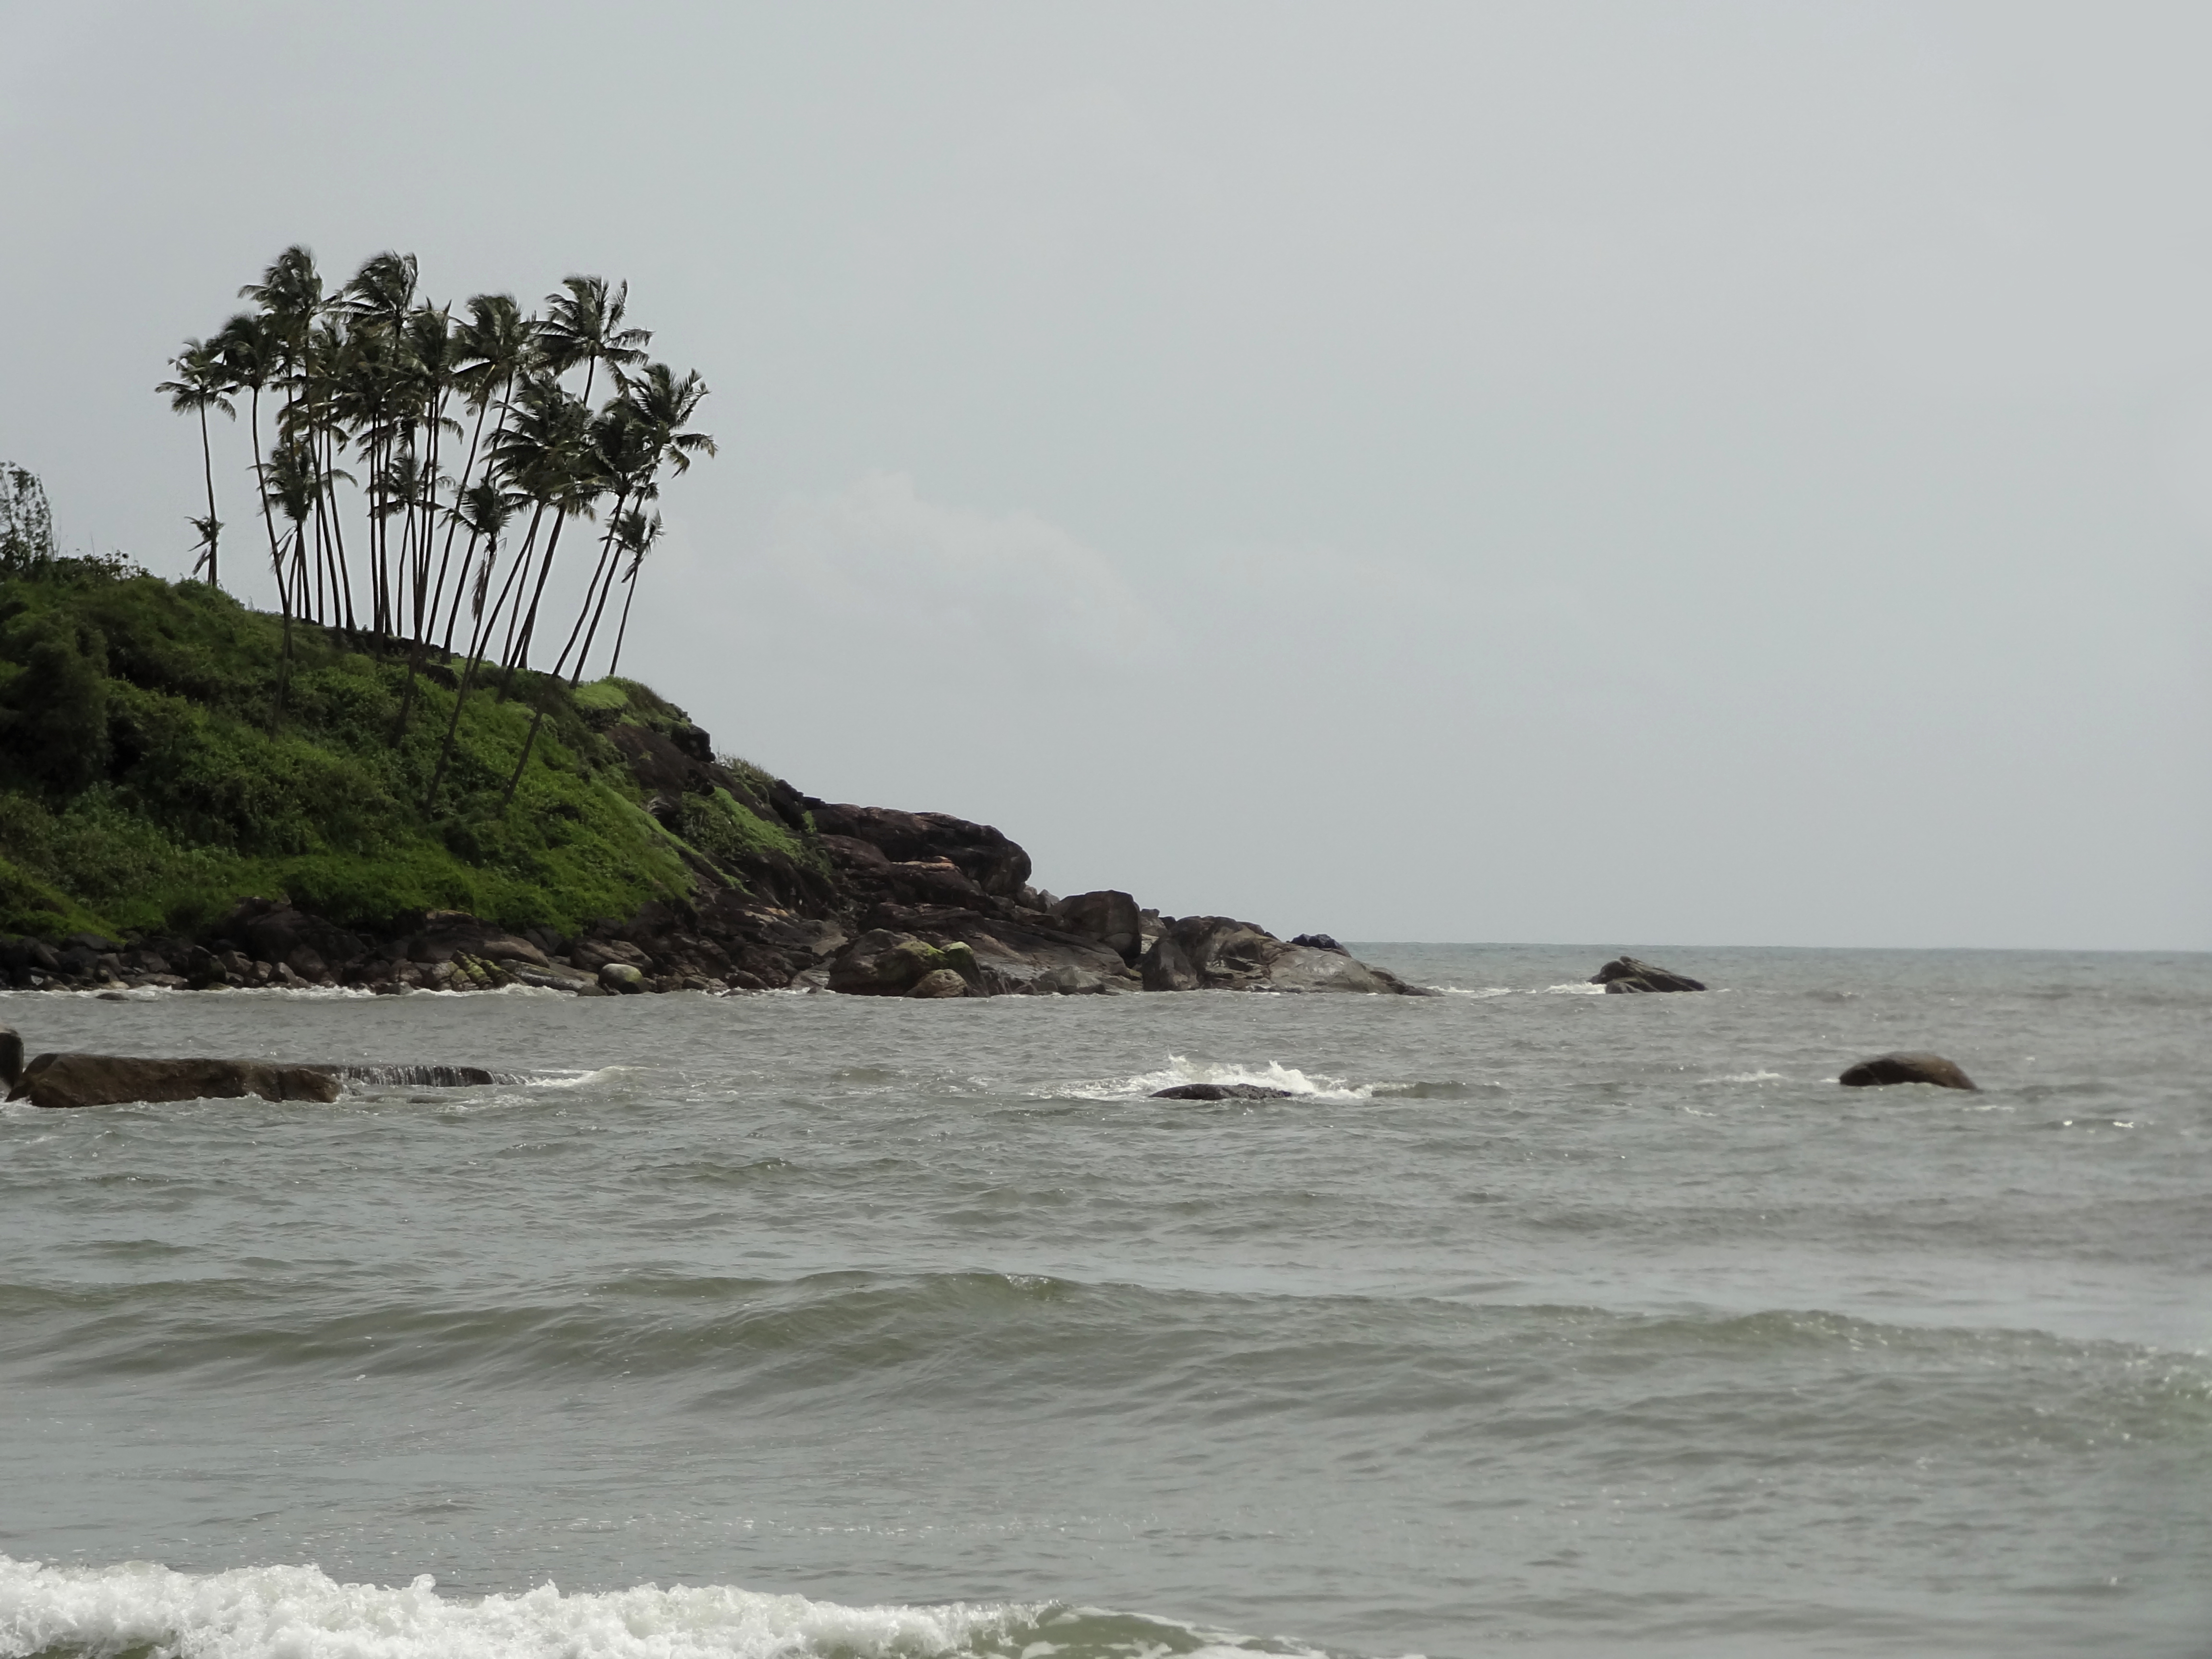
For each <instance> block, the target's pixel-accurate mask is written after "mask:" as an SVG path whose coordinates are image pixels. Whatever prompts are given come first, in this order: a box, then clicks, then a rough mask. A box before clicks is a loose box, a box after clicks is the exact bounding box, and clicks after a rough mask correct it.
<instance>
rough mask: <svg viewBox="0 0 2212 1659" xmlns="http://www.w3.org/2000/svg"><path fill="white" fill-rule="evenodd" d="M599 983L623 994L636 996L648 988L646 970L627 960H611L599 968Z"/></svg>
mask: <svg viewBox="0 0 2212 1659" xmlns="http://www.w3.org/2000/svg"><path fill="white" fill-rule="evenodd" d="M599 983H600V985H601V986H602V987H605V989H607V990H610V991H614V992H617V993H619V994H622V995H623V996H635V995H637V994H640V993H641V992H642V991H644V990H646V989H647V985H646V981H645V973H644V970H643V969H639V968H635V967H632V966H631V965H630V964H629V963H627V962H610V963H607V964H606V965H605V967H603V968H601V969H599Z"/></svg>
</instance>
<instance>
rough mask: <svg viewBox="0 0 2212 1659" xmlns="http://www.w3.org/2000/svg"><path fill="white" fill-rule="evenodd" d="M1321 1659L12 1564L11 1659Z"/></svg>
mask: <svg viewBox="0 0 2212 1659" xmlns="http://www.w3.org/2000/svg"><path fill="white" fill-rule="evenodd" d="M1253 1653H1267V1654H1282V1655H1311V1656H1313V1659H1322V1656H1321V1655H1320V1653H1319V1651H1318V1650H1313V1649H1307V1648H1301V1647H1297V1646H1292V1645H1290V1644H1283V1643H1279V1642H1272V1641H1262V1640H1259V1639H1256V1638H1249V1637H1242V1636H1236V1635H1231V1634H1228V1633H1226V1632H1212V1631H1203V1630H1200V1629H1197V1628H1195V1627H1194V1626H1188V1625H1182V1624H1178V1623H1176V1622H1175V1621H1173V1620H1164V1619H1152V1618H1147V1617H1145V1616H1144V1615H1142V1614H1135V1613H1109V1612H1104V1611H1102V1610H1100V1609H1097V1608H1091V1607H1070V1606H1066V1605H1062V1604H1056V1603H1045V1604H1042V1605H1023V1604H1019V1603H1012V1602H1005V1603H996V1604H990V1603H986V1604H981V1605H970V1604H969V1603H966V1602H957V1601H956V1602H951V1603H947V1604H944V1605H939V1606H933V1607H932V1606H918V1607H917V1606H884V1607H847V1606H844V1605H842V1604H841V1603H838V1602H836V1601H815V1600H812V1599H811V1598H809V1597H807V1596H804V1595H767V1594H763V1593H762V1592H759V1591H756V1590H747V1589H738V1588H737V1587H736V1586H734V1585H728V1584H707V1585H699V1586H696V1587H695V1586H687V1585H683V1584H675V1585H671V1586H670V1587H669V1588H667V1589H661V1588H660V1587H659V1585H656V1584H641V1585H637V1586H635V1587H633V1588H631V1589H619V1590H607V1591H600V1592H580V1593H578V1594H574V1595H562V1593H561V1591H560V1589H559V1588H558V1587H557V1586H556V1585H553V1584H550V1583H546V1584H541V1585H539V1586H538V1588H536V1589H532V1590H527V1591H525V1592H523V1593H521V1594H520V1595H487V1596H483V1597H482V1598H480V1599H473V1600H465V1599H462V1598H459V1597H448V1596H442V1595H439V1594H438V1593H437V1586H436V1581H435V1580H434V1579H433V1578H432V1577H430V1576H429V1575H428V1574H427V1573H426V1574H423V1575H422V1576H421V1577H417V1578H416V1579H415V1580H414V1582H413V1583H410V1584H408V1585H407V1586H406V1587H405V1588H404V1589H392V1588H387V1587H386V1586H384V1585H380V1584H348V1583H338V1582H337V1580H335V1579H332V1578H331V1577H328V1576H327V1575H326V1574H325V1573H323V1572H322V1571H319V1569H317V1568H314V1567H311V1566H304V1567H303V1566H269V1567H241V1568H237V1569H234V1570H233V1571H228V1572H215V1573H205V1574H195V1573H183V1572H177V1571H172V1570H171V1569H169V1568H167V1567H165V1566H160V1565H154V1564H151V1563H148V1562H131V1563H128V1564H126V1565H120V1566H109V1567H58V1566H49V1565H45V1564H43V1563H40V1562H37V1561H17V1560H14V1559H10V1558H9V1557H7V1556H4V1555H0V1659H122V1656H126V1655H127V1656H131V1659H186V1656H190V1659H542V1656H544V1655H547V1654H561V1655H566V1656H574V1659H585V1656H590V1659H800V1656H808V1655H820V1656H823V1659H970V1656H972V1659H1042V1656H1043V1655H1047V1654H1049V1655H1052V1656H1054V1659H1107V1656H1113V1659H1131V1656H1146V1659H1151V1656H1154V1655H1158V1656H1170V1655H1176V1656H1190V1659H1227V1656H1231V1655H1237V1654H1253Z"/></svg>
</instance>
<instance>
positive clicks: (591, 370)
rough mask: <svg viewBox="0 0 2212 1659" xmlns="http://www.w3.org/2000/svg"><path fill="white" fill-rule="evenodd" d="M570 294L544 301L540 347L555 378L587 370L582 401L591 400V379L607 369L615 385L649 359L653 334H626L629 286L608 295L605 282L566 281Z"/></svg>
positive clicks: (580, 278)
mask: <svg viewBox="0 0 2212 1659" xmlns="http://www.w3.org/2000/svg"><path fill="white" fill-rule="evenodd" d="M561 286H562V288H563V289H567V290H568V291H567V292H566V293H563V294H549V295H546V296H545V320H544V322H543V323H541V324H539V325H538V341H539V346H540V349H541V350H542V351H543V352H544V358H545V365H546V367H547V368H550V369H551V370H552V371H553V373H554V374H567V373H568V371H569V370H570V369H572V368H574V367H575V366H576V365H577V364H578V363H582V364H583V365H584V366H585V367H584V401H585V402H586V403H589V402H590V401H591V398H592V376H593V375H594V374H597V373H598V372H599V365H600V364H601V363H605V364H606V365H607V367H608V368H610V369H611V370H612V371H613V372H614V375H615V378H616V380H617V381H619V380H621V379H622V374H623V368H624V367H625V366H627V365H628V364H630V363H634V362H638V361H639V360H640V359H641V358H642V357H643V356H645V347H646V346H647V345H648V344H650V343H652V340H653V331H652V330H651V329H646V328H624V327H623V313H624V312H626V311H627V310H629V283H623V284H622V286H621V287H619V288H617V289H612V290H610V289H608V287H607V279H606V278H605V277H604V276H563V277H562V279H561Z"/></svg>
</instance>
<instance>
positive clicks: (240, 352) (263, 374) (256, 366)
mask: <svg viewBox="0 0 2212 1659" xmlns="http://www.w3.org/2000/svg"><path fill="white" fill-rule="evenodd" d="M215 347H216V357H217V359H218V360H219V361H220V362H222V371H223V374H225V375H226V376H227V377H228V380H229V381H230V383H231V384H232V385H233V386H244V387H245V388H246V390H247V391H248V392H251V393H252V419H251V422H250V425H251V426H252V433H253V481H254V485H255V488H257V489H259V491H260V492H261V522H262V524H263V526H264V527H265V528H266V529H267V530H268V532H269V558H270V562H271V563H277V562H280V561H281V558H282V555H280V554H279V553H278V552H277V550H276V515H275V514H274V513H271V512H270V510H269V475H268V472H267V470H266V469H265V468H264V466H263V465H262V460H261V388H262V387H264V386H267V385H268V384H269V381H270V378H271V377H272V376H273V375H274V374H275V373H276V343H275V342H274V341H272V340H271V339H270V336H269V331H268V329H267V328H266V327H264V325H263V324H262V321H261V319H259V318H258V317H256V316H254V315H253V313H251V312H245V311H242V312H240V313H239V314H238V315H237V316H235V317H234V318H232V319H230V320H229V321H228V322H227V323H225V324H224V325H222V333H220V334H218V335H216V338H215Z"/></svg>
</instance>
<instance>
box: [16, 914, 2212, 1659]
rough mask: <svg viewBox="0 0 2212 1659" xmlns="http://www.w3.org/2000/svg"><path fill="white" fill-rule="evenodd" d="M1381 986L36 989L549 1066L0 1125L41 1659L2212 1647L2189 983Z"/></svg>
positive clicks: (2020, 975) (138, 1037)
mask: <svg viewBox="0 0 2212 1659" xmlns="http://www.w3.org/2000/svg"><path fill="white" fill-rule="evenodd" d="M1360 950H1361V954H1363V955H1365V956H1367V957H1369V958H1370V960H1374V961H1376V962H1379V963H1383V964H1385V965H1387V966H1389V967H1391V968H1394V969H1397V970H1398V971H1400V972H1401V973H1403V974H1406V975H1407V976H1408V977H1411V978H1413V979H1415V980H1417V981H1420V982H1423V983H1426V984H1431V985H1435V986H1439V987H1449V993H1448V994H1445V995H1442V996H1438V997H1435V998H1430V999H1423V1000H1412V999H1393V998H1351V997H1310V998H1267V997H1251V996H1239V995H1231V994H1192V995H1184V996H1133V997H1122V998H1103V997H1102V998H1064V999H1051V998H1040V999H1022V998H1008V999H1002V1000H991V1001H974V1002H957V1001H956V1002H950V1003H944V1002H930V1003H919V1004H908V1003H899V1002H880V1001H873V1000H855V999H844V998H837V997H831V996H799V995H771V996H760V997H746V998H734V999H726V1000H710V999H707V998H702V997H696V996H690V995H675V996H665V997H645V998H635V999H609V1000H595V1001H593V1000H581V1001H580V1000H568V999H566V998H562V997H559V996H556V995H553V994H538V993H507V994H497V995H480V996H473V997H453V996H434V995H416V996H409V997H405V998H380V999H371V998H354V997H343V996H337V995H317V996H305V997H299V996H294V997H287V996H282V995H256V994H230V995H194V994H144V995H138V996H134V997H133V999H131V1000H125V1001H121V1002H104V1001H100V1000H94V999H91V998H85V997H51V996H40V995H34V994H23V995H15V996H9V997H6V998H4V999H0V1021H5V1022H9V1023H13V1024H16V1025H18V1026H19V1027H21V1028H22V1030H23V1031H24V1035H25V1037H26V1039H27V1042H29V1044H30V1046H31V1047H32V1048H33V1049H38V1048H62V1047H76V1048H100V1049H106V1050H112V1051H116V1052H142V1053H177V1054H192V1053H200V1054H255V1055H264V1056H270V1057H281V1058H286V1059H296V1060H347V1061H357V1062H375V1061H410V1060H414V1061H443V1062H455V1063H465V1064H474V1065H481V1066H490V1067H493V1068H495V1069H498V1070H501V1071H504V1072H507V1073H513V1074H514V1075H515V1076H516V1077H517V1078H518V1079H523V1080H520V1081H518V1082H516V1083H514V1084H512V1085H501V1086H496V1087H493V1088H490V1089H481V1090H454V1091H440V1090H431V1089H409V1088H395V1087H384V1086H362V1087H358V1088H356V1089H355V1090H354V1091H353V1092H351V1093H350V1094H349V1096H348V1097H347V1098H345V1099H344V1100H343V1101H342V1102H340V1103H338V1104H337V1105H334V1106H308V1105H271V1104H267V1103H261V1102H258V1101H248V1102H229V1103H196V1104H184V1105H168V1106H147V1107H111V1108H103V1109H94V1110H88V1111H82V1112H69V1113H63V1112H43V1113H42V1112H38V1111H34V1110H32V1109H28V1108H25V1107H21V1106H17V1107H9V1108H7V1109H5V1110H4V1111H0V1655H5V1656H27V1655H34V1654H35V1655H50V1656H88V1655H125V1654H129V1655H134V1656H155V1655H168V1654H178V1655H192V1656H211V1659H339V1656H344V1659H356V1656H359V1659H372V1656H374V1659H402V1656H431V1655H437V1656H459V1659H488V1656H509V1655H513V1656H522V1655H532V1656H535V1655H561V1656H602V1655H604V1656H655V1659H688V1656H693V1655H700V1656H705V1655H716V1656H722V1655H734V1656H748V1659H768V1656H778V1659H782V1656H790V1659H809V1656H822V1659H848V1656H850V1659H871V1656H878V1655H899V1656H916V1659H921V1656H933V1655H947V1656H959V1655H970V1654H974V1655H992V1656H1005V1659H1092V1656H1109V1655H1111V1656H1127V1659H1154V1656H1167V1655H1176V1654H1184V1653H1204V1654H1209V1655H1218V1654H1222V1653H1229V1652H1243V1651H1261V1652H1270V1653H1309V1652H1327V1653H1331V1654H1342V1655H1358V1656H1372V1659H1382V1656H1389V1655H1397V1654H1406V1653H1424V1654H1428V1655H1431V1656H1445V1655H1450V1656H1474V1655H1492V1654H1510V1655H1541V1656H1564V1655H1575V1656H1585V1655H1586V1656H1646V1655H1669V1656H1674V1655H1680V1656H1690V1655H1696V1656H1709V1655H1712V1656H1738V1655H1741V1656H1765V1655H1796V1654H1832V1655H1875V1654H1880V1655H1911V1656H1942V1655H1990V1656H1995V1655H2003V1656H2007V1659H2027V1656H2041V1655H2053V1656H2057V1655H2078V1654H2084V1653H2095V1654H2112V1655H2123V1654H2124V1655H2160V1656H2163V1655H2174V1656H2205V1655H2212V1357H2208V1355H2209V1354H2212V957H2203V956H2123V955H2063V954H2027V953H1997V952H1955V953H1939V952H1872V951H1753V950H1731V951H1719V950H1711V951H1699V950H1689V949H1675V950H1661V949H1658V948H1656V947H1654V948H1651V949H1649V950H1646V951H1640V952H1639V954H1644V955H1648V956H1650V957H1653V958H1654V959H1656V960H1658V961H1661V962H1662V963H1667V964H1668V965H1669V966H1674V967H1677V968H1680V969H1682V970H1684V971H1686V972H1689V973H1692V974H1696V975H1699V976H1700V977H1703V978H1705V979H1707V980H1709V981H1711V982H1712V983H1713V984H1714V985H1715V986H1716V987H1720V988H1718V989H1717V990H1716V991H1715V992H1714V993H1712V994H1708V995H1704V996H1656V997H1619V996H1616V997H1607V996H1603V995H1598V994H1592V992H1591V989H1590V987H1585V986H1582V985H1579V984H1577V982H1576V981H1580V980H1582V979H1583V978H1584V977H1585V976H1586V975H1588V974H1589V973H1590V972H1591V971H1592V970H1593V969H1595V967H1596V966H1597V964H1598V963H1600V962H1601V961H1602V960H1603V959H1604V958H1605V957H1607V955H1610V954H1612V953H1613V952H1612V951H1611V950H1610V949H1609V948H1603V947H1601V948H1596V949H1591V948H1569V947H1542V948H1537V947H1476V946H1437V945H1419V946H1416V945H1369V946H1364V947H1360ZM1891 1048H1934V1049H1936V1050H1938V1051H1940V1052H1942V1053H1944V1054H1949V1055H1950V1056H1952V1057H1953V1058H1954V1059H1955V1060H1959V1061H1960V1063H1961V1064H1962V1065H1963V1066H1965V1067H1966V1069H1967V1071H1968V1072H1969V1073H1972V1075H1973V1076H1974V1077H1975V1078H1977V1079H1978V1080H1979V1081H1980V1082H1981V1083H1982V1084H1983V1085H1984V1092H1982V1093H1979V1094H1963V1093H1956V1092H1947V1091H1936V1090H1929V1089H1923V1088H1906V1089H1888V1090H1866V1091H1852V1090H1844V1089H1840V1088H1838V1086H1836V1085H1835V1084H1834V1083H1833V1082H1832V1079H1833V1078H1834V1076H1835V1075H1836V1073H1838V1071H1839V1070H1840V1069H1841V1068H1842V1067H1843V1066H1844V1065H1846V1064H1848V1063H1849V1062H1850V1061H1851V1060H1856V1059H1858V1058H1862V1057H1863V1056H1865V1055H1867V1054H1874V1053H1877V1052H1881V1051H1883V1050H1886V1049H1891ZM1192 1079H1249V1080H1254V1081H1263V1082H1273V1083H1275V1084H1278V1085H1280V1086H1283V1087H1285V1088H1288V1089H1290V1090H1291V1091H1292V1094H1291V1097H1290V1098H1288V1099H1285V1100H1280V1101H1267V1102H1232V1103H1220V1104H1207V1103H1190V1102H1170V1101H1157V1100H1151V1099H1147V1098H1146V1095H1147V1093H1148V1092H1149V1091H1151V1090H1152V1089H1154V1088H1158V1087H1160V1086H1162V1085H1165V1084H1167V1083H1170V1082H1175V1081H1183V1080H1192Z"/></svg>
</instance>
